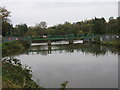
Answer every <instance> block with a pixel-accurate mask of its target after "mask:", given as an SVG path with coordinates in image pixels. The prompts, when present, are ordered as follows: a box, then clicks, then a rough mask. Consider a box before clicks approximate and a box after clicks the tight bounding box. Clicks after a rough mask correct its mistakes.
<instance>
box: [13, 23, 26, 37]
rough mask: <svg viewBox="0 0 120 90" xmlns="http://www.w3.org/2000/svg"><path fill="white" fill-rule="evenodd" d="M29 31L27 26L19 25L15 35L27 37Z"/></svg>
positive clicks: (15, 29)
mask: <svg viewBox="0 0 120 90" xmlns="http://www.w3.org/2000/svg"><path fill="white" fill-rule="evenodd" d="M27 31H28V27H27V24H19V25H16V26H15V28H14V32H13V33H14V35H16V36H25V35H26V33H27Z"/></svg>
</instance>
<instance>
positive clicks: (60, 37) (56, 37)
mask: <svg viewBox="0 0 120 90" xmlns="http://www.w3.org/2000/svg"><path fill="white" fill-rule="evenodd" d="M96 37H97V36H95V35H93V34H87V35H85V34H77V35H73V34H71V35H47V36H33V37H29V38H30V39H31V40H32V41H34V40H70V39H73V40H74V39H91V38H96Z"/></svg>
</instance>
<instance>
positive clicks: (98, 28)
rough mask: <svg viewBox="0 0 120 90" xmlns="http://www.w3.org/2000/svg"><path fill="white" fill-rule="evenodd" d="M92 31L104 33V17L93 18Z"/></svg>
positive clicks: (99, 33)
mask: <svg viewBox="0 0 120 90" xmlns="http://www.w3.org/2000/svg"><path fill="white" fill-rule="evenodd" d="M92 29H93V33H94V34H98V35H101V34H105V33H106V21H105V19H104V18H100V19H99V18H95V19H93V26H92Z"/></svg>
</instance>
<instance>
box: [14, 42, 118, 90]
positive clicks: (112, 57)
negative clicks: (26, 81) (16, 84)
mask: <svg viewBox="0 0 120 90" xmlns="http://www.w3.org/2000/svg"><path fill="white" fill-rule="evenodd" d="M16 57H17V58H19V59H20V60H21V63H22V64H23V65H28V66H29V67H31V70H32V74H33V79H34V80H35V81H36V83H38V84H39V85H40V86H42V87H45V88H58V87H60V84H61V83H62V82H64V81H68V84H67V87H68V88H117V87H118V54H117V52H116V50H114V49H112V48H108V47H105V46H100V45H93V44H72V45H69V44H67V43H64V44H63V45H61V44H57V45H56V44H53V45H51V46H47V45H46V44H39V43H37V44H35V43H34V44H32V45H31V48H30V49H29V50H28V52H27V53H24V54H21V55H19V56H16Z"/></svg>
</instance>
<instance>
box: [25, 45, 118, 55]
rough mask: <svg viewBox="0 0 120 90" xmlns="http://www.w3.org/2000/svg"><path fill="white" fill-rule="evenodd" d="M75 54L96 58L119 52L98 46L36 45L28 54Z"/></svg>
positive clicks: (115, 49)
mask: <svg viewBox="0 0 120 90" xmlns="http://www.w3.org/2000/svg"><path fill="white" fill-rule="evenodd" d="M57 52H59V53H63V52H65V53H74V52H82V53H85V54H93V55H96V56H99V55H105V54H107V53H108V52H111V53H114V54H117V53H118V52H119V51H118V49H117V48H110V47H109V48H108V47H106V46H102V45H96V44H71V45H69V44H63V45H35V46H32V47H31V48H30V49H29V50H28V52H27V53H28V54H32V55H35V54H41V55H48V54H52V53H57Z"/></svg>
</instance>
